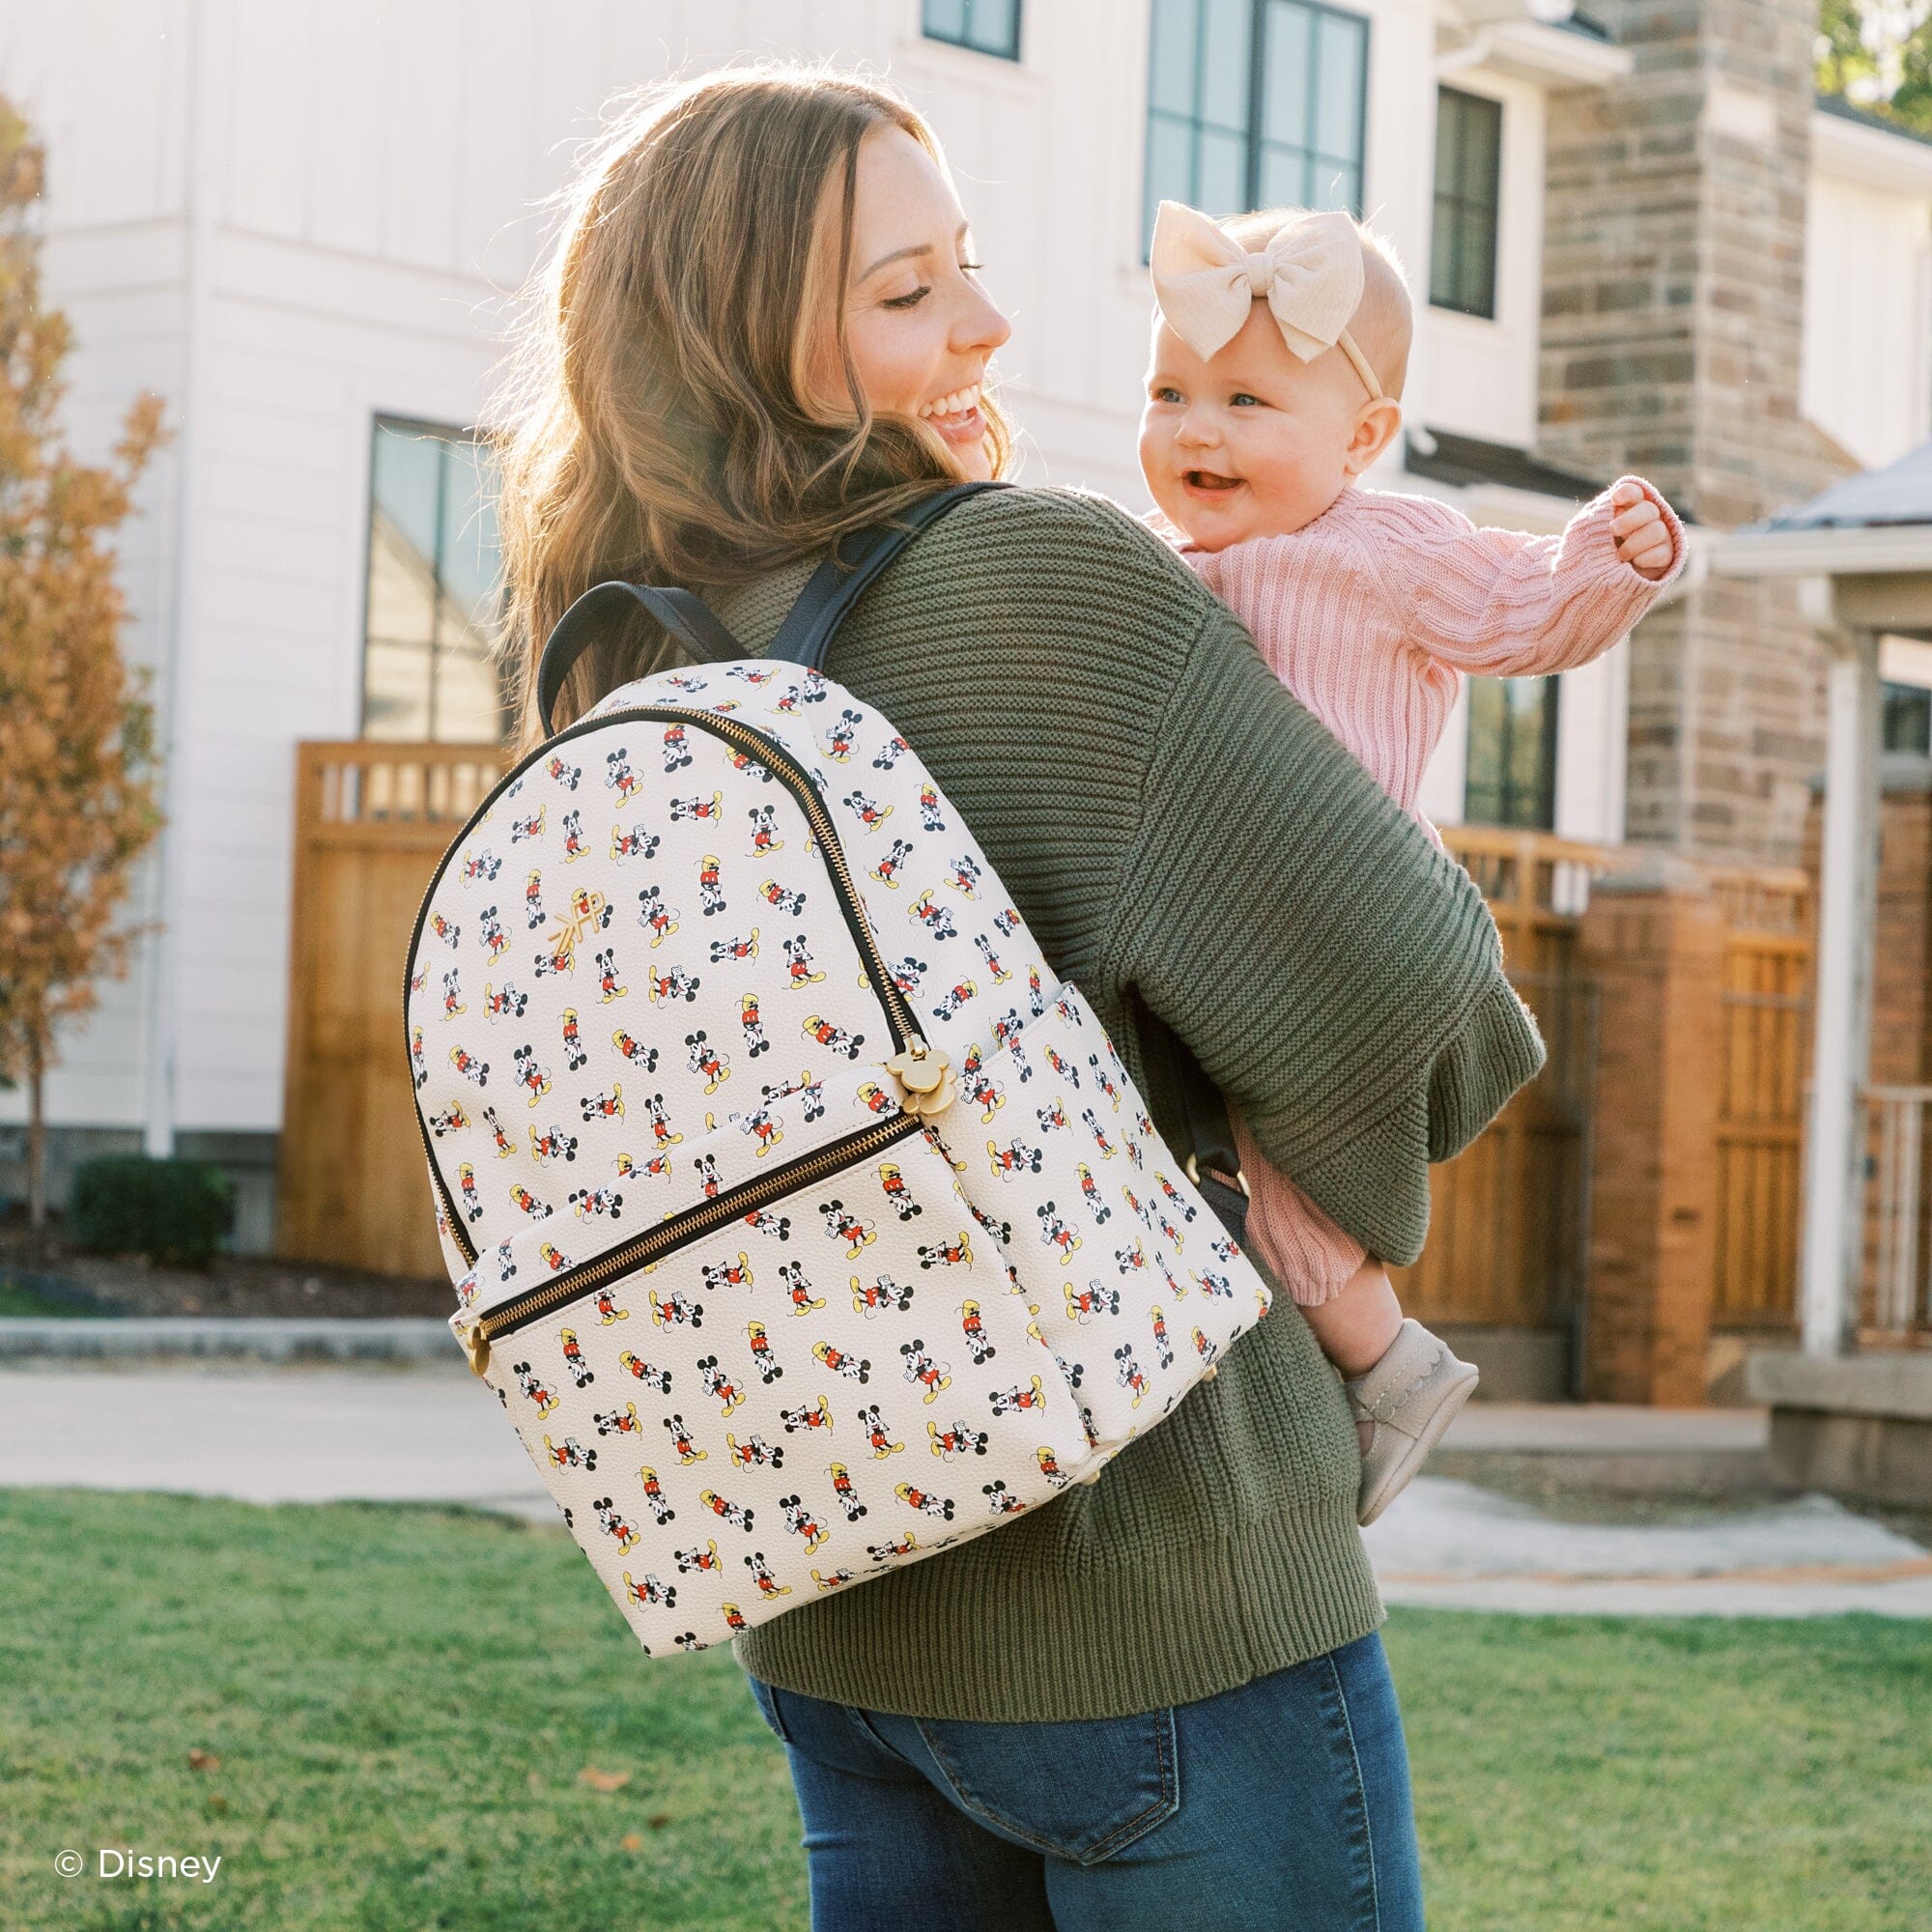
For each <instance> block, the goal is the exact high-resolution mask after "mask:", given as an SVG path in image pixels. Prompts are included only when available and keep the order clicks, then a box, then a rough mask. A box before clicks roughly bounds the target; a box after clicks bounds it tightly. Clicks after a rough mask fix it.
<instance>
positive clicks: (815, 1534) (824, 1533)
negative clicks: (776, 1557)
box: [779, 1495, 832, 1556]
mask: <svg viewBox="0 0 1932 1932" xmlns="http://www.w3.org/2000/svg"><path fill="white" fill-rule="evenodd" d="M779 1510H780V1512H781V1515H782V1516H783V1517H784V1520H785V1527H786V1528H787V1529H788V1530H790V1531H791V1533H792V1534H793V1535H794V1536H797V1537H802V1538H804V1540H805V1553H806V1554H807V1555H808V1556H811V1555H814V1554H815V1553H816V1552H817V1550H818V1548H819V1546H820V1545H821V1544H823V1543H824V1542H826V1541H827V1540H828V1539H829V1538H830V1537H831V1535H832V1532H831V1531H830V1530H829V1529H827V1528H826V1527H825V1525H824V1524H823V1523H821V1522H820V1521H819V1520H818V1519H817V1518H816V1517H815V1516H813V1515H812V1513H811V1511H810V1508H808V1507H807V1505H806V1504H805V1502H804V1501H803V1500H802V1499H801V1498H800V1497H798V1496H796V1495H790V1496H781V1497H780V1498H779Z"/></svg>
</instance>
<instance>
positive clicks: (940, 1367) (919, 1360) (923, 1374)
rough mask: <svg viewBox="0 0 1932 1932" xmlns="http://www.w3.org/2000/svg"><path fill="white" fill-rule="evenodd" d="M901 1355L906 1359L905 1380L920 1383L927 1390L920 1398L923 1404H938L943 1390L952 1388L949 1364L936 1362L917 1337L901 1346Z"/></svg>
mask: <svg viewBox="0 0 1932 1932" xmlns="http://www.w3.org/2000/svg"><path fill="white" fill-rule="evenodd" d="M899 1353H900V1354H901V1355H903V1356H904V1357H905V1378H906V1380H907V1381H909V1382H918V1383H920V1384H921V1386H922V1387H923V1389H924V1390H925V1393H924V1395H923V1396H922V1397H921V1398H920V1400H921V1401H922V1402H927V1403H930V1402H936V1401H937V1400H938V1399H939V1392H940V1390H941V1389H948V1388H951V1387H952V1377H951V1376H950V1375H949V1374H947V1364H946V1363H944V1362H936V1361H934V1360H933V1358H932V1357H931V1356H930V1355H928V1354H927V1353H926V1351H925V1344H924V1343H923V1341H921V1340H920V1339H919V1338H918V1337H917V1336H915V1337H914V1338H913V1340H912V1341H910V1342H901V1343H900V1344H899Z"/></svg>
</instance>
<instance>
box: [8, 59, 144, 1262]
mask: <svg viewBox="0 0 1932 1932" xmlns="http://www.w3.org/2000/svg"><path fill="white" fill-rule="evenodd" d="M44 175H45V155H44V152H43V149H42V148H41V146H40V144H39V143H38V142H36V141H35V139H34V137H33V133H32V130H31V129H30V128H28V126H27V124H26V122H25V121H24V120H23V119H22V118H21V117H20V115H19V113H18V112H17V111H16V110H15V108H14V105H13V103H12V102H11V101H9V100H8V99H6V98H5V97H4V96H0V1076H5V1077H6V1078H8V1079H10V1080H12V1081H14V1082H16V1083H17V1082H18V1081H20V1080H22V1079H24V1080H25V1082H26V1085H27V1092H28V1134H27V1174H28V1208H29V1217H30V1220H31V1222H32V1225H33V1226H34V1227H36V1228H40V1227H42V1226H43V1225H44V1223H45V1219H46V1124H45V1118H44V1112H43V1104H42V1087H43V1080H44V1077H45V1074H46V1070H47V1068H48V1067H49V1066H50V1065H53V1064H54V1061H55V1058H56V1038H55V1037H56V1034H57V1032H58V1030H59V1029H60V1027H61V1025H62V1024H63V1022H65V1021H69V1020H71V1019H74V1018H76V1017H78V1016H79V1015H80V1014H82V1013H85V1012H86V1011H88V1010H89V1009H90V1008H92V1007H93V1005H94V1004H95V999H96V991H95V988H96V984H97V982H98V981H99V980H100V979H102V978H104V977H107V976H110V975H111V976H114V977H117V978H118V977H120V976H121V975H123V974H125V973H126V972H127V970H128V950H129V948H130V947H131V945H132V943H133V941H134V940H135V939H136V938H137V937H139V934H140V931H141V928H138V927H128V926H126V925H123V924H120V923H117V918H116V915H117V914H118V912H119V910H120V908H121V904H122V901H123V900H124V899H125V898H126V896H127V894H128V887H129V885H130V884H131V883H132V877H131V875H132V868H133V865H134V862H135V860H136V859H137V858H138V857H139V856H140V854H141V853H142V852H143V851H144V850H145V849H146V848H147V846H148V844H149V843H150V841H151V840H152V839H153V838H154V837H155V835H156V833H157V832H158V831H159V830H160V825H161V818H160V811H159V809H158V805H157V802H156V793H155V784H154V780H155V721H154V711H153V707H152V706H151V705H150V704H149V703H148V702H147V699H146V696H145V695H144V692H145V685H146V678H145V674H142V675H133V674H130V673H129V671H128V668H127V666H126V665H125V664H124V663H123V662H122V658H121V641H120V640H121V627H122V624H123V623H124V621H125V620H126V616H127V610H126V606H125V604H124V601H123V599H122V596H121V591H120V586H119V585H118V584H117V583H116V582H115V578H114V562H115V559H114V554H113V551H112V550H111V549H110V548H109V546H108V541H107V540H108V538H109V537H110V536H111V535H112V533H113V532H114V531H115V530H116V529H117V528H118V527H119V526H120V525H121V524H122V522H123V521H124V520H125V519H126V518H127V516H128V509H129V502H130V493H131V491H132V489H133V485H134V482H135V479H136V478H137V477H138V476H139V475H140V473H141V471H142V469H144V468H145V467H146V465H147V461H148V458H149V457H150V456H151V455H152V454H153V452H154V450H155V448H156V445H157V444H158V443H159V442H160V440H162V435H163V432H162V429H161V403H160V398H159V397H157V396H154V395H149V394H145V393H144V394H142V395H141V396H139V397H137V398H136V400H135V401H134V403H133V404H132V405H131V406H130V407H129V409H128V414H127V418H126V420H125V422H124V424H123V427H122V434H121V438H120V440H119V441H118V442H117V443H116V445H115V447H114V451H113V455H112V459H111V461H110V462H109V463H107V464H105V465H91V464H84V463H79V462H76V461H75V460H74V458H73V457H72V456H71V454H70V452H69V450H68V449H67V446H66V444H65V442H64V441H63V440H61V434H60V430H59V428H58V425H57V421H56V417H57V415H58V412H59V408H60V404H61V400H62V398H63V396H64V395H65V394H66V386H67V385H66V384H65V383H64V382H63V380H62V378H61V365H62V363H63V362H64V361H65V359H66V357H67V355H68V352H69V350H70V348H71V346H72V332H71V329H70V328H69V326H68V321H67V317H66V316H65V315H63V314H62V313H61V312H60V311H59V310H57V309H48V308H44V307H43V306H42V303H41V270H40V238H39V236H38V235H37V234H36V233H35V230H34V213H35V204H36V203H37V202H38V201H39V199H40V197H41V193H42V187H43V180H44Z"/></svg>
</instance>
